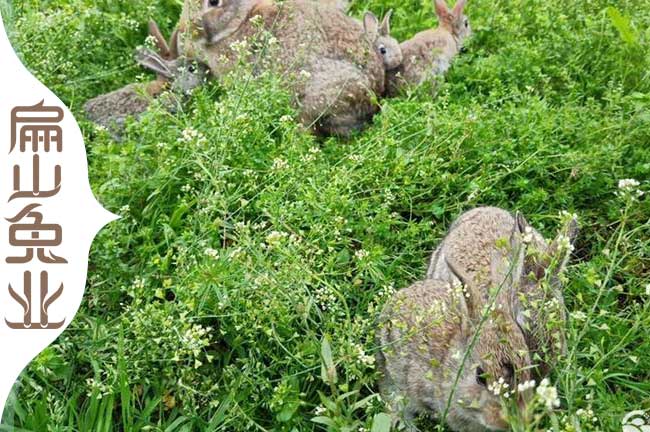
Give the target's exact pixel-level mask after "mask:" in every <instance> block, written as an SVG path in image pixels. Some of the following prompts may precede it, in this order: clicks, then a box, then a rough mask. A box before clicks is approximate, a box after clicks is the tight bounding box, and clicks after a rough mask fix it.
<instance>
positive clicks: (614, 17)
mask: <svg viewBox="0 0 650 432" xmlns="http://www.w3.org/2000/svg"><path fill="white" fill-rule="evenodd" d="M607 15H608V16H609V19H610V20H611V21H612V24H613V25H614V27H616V30H618V33H619V34H620V36H621V39H623V42H625V43H626V44H628V45H634V44H636V43H637V42H638V41H639V35H638V34H637V33H636V31H635V30H634V28H633V27H632V23H631V21H630V18H629V17H626V16H625V15H623V14H621V12H619V10H618V9H616V8H615V7H613V6H609V7H608V8H607Z"/></svg>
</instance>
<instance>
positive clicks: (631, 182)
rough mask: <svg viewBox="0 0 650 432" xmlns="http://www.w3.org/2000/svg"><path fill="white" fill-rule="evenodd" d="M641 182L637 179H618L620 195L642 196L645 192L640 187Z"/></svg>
mask: <svg viewBox="0 0 650 432" xmlns="http://www.w3.org/2000/svg"><path fill="white" fill-rule="evenodd" d="M639 186H641V183H639V181H638V180H635V179H622V180H619V181H618V188H619V196H630V197H632V198H640V197H641V196H643V194H644V192H643V191H642V190H641V189H640V188H639Z"/></svg>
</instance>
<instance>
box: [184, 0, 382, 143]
mask: <svg viewBox="0 0 650 432" xmlns="http://www.w3.org/2000/svg"><path fill="white" fill-rule="evenodd" d="M209 4H210V0H185V4H184V9H183V14H182V18H181V24H180V28H182V29H184V33H183V36H182V37H181V46H180V48H181V51H182V52H183V53H184V54H185V55H187V56H189V57H193V58H197V59H199V60H200V61H202V62H204V63H206V64H208V65H209V66H210V69H211V71H212V74H213V75H214V76H215V77H219V76H220V75H222V74H224V73H226V72H228V71H230V70H232V68H233V66H234V65H235V64H236V62H237V60H239V59H238V53H237V52H236V50H235V49H233V43H239V42H250V41H254V40H255V38H256V36H258V35H259V34H260V27H261V28H262V29H263V30H265V31H268V32H269V33H271V34H272V36H273V37H274V38H275V39H276V40H277V41H278V47H277V49H276V50H274V51H272V52H266V53H264V54H263V53H261V52H259V51H258V52H256V53H253V54H252V55H251V57H250V58H249V59H247V61H249V62H252V63H254V64H257V65H259V64H262V65H264V64H265V63H263V62H262V63H260V62H259V57H258V56H260V55H264V56H265V57H264V58H263V60H264V61H266V62H267V64H268V63H270V66H269V67H273V68H275V69H277V70H279V71H280V72H281V73H284V74H287V75H289V76H288V77H287V79H286V82H287V83H289V85H290V86H291V87H290V89H291V90H292V92H293V94H294V95H295V101H296V105H297V106H298V107H299V109H300V120H301V122H302V123H303V124H304V125H305V126H308V127H311V128H313V129H314V130H315V131H316V132H319V133H323V134H335V135H343V136H347V135H350V134H351V133H352V132H354V131H355V130H358V129H360V128H361V127H363V125H364V124H365V123H367V121H368V120H369V119H370V118H371V117H372V115H374V114H375V113H376V112H377V111H378V105H377V103H376V100H375V97H374V96H375V95H381V94H382V93H383V90H384V81H385V76H384V74H385V73H384V68H383V63H382V59H381V57H380V56H379V55H377V54H376V53H375V52H374V49H373V47H372V45H371V44H370V43H369V42H368V40H367V38H366V37H364V30H363V28H362V26H361V24H360V23H359V22H357V21H356V20H355V19H353V18H351V17H348V16H347V15H345V14H344V13H343V12H342V11H340V10H338V9H335V8H332V7H331V6H329V5H327V4H325V5H323V4H319V3H318V2H313V1H303V0H286V1H284V2H282V3H281V4H280V3H278V4H275V3H274V2H272V1H270V0H221V1H215V2H214V4H215V5H218V6H210V5H209ZM256 22H260V23H261V25H259V24H256Z"/></svg>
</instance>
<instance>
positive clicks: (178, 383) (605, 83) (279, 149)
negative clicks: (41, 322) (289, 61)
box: [0, 0, 650, 432]
mask: <svg viewBox="0 0 650 432" xmlns="http://www.w3.org/2000/svg"><path fill="white" fill-rule="evenodd" d="M180 7H181V4H180V1H179V0H161V1H153V0H51V1H48V2H41V1H36V0H21V1H18V0H16V1H14V3H13V4H6V3H5V4H3V7H2V9H1V10H2V13H3V15H4V17H5V22H6V25H7V27H8V29H9V31H10V34H11V38H12V41H13V43H14V46H15V48H16V50H17V51H18V52H19V55H20V56H21V58H22V59H23V61H24V63H25V64H26V65H27V66H28V67H29V68H30V70H32V71H33V73H34V74H35V75H36V76H37V77H38V78H39V79H40V80H41V81H43V82H44V83H45V84H47V85H48V86H49V87H50V88H51V89H52V90H53V91H54V92H56V93H57V94H58V95H59V97H60V98H61V99H62V100H63V101H64V102H65V103H66V104H67V105H68V106H69V107H70V108H71V109H72V110H73V111H74V112H75V113H76V114H78V118H79V119H80V120H81V121H82V126H83V131H84V135H85V137H86V146H87V151H88V157H89V162H90V175H91V180H92V183H93V188H94V191H95V193H96V195H97V197H98V199H99V200H100V202H102V203H103V204H104V205H105V206H106V207H107V208H108V209H109V210H111V211H113V212H115V213H119V214H121V215H122V219H120V220H119V221H117V222H114V223H112V224H111V225H110V226H108V227H107V228H105V229H104V230H103V231H102V232H101V234H100V235H99V237H98V238H97V239H96V241H95V244H94V246H93V249H92V254H91V266H90V275H89V281H88V287H87V291H86V297H85V300H84V303H83V306H82V308H81V310H80V312H79V314H78V315H77V317H76V319H75V320H74V322H73V323H72V324H71V326H70V327H69V329H68V330H67V331H66V332H65V333H64V334H63V336H62V337H60V338H59V340H58V341H57V342H56V343H55V344H54V345H52V346H50V347H49V348H48V349H47V350H46V351H45V352H44V353H42V354H41V355H40V356H39V357H38V358H37V359H36V360H35V361H34V362H33V363H32V365H31V366H30V367H29V368H28V370H27V371H26V372H25V373H24V374H23V376H22V378H21V380H20V382H19V383H18V384H17V385H16V387H15V395H14V399H13V402H12V404H11V405H10V407H9V408H8V410H7V411H6V412H5V424H6V426H2V427H1V428H0V429H1V430H29V431H37V432H40V431H46V430H47V431H111V430H116V431H117V430H121V431H140V430H154V431H193V430H196V431H204V430H210V431H212V430H228V431H244V430H274V431H292V430H295V431H305V430H322V429H323V428H324V427H326V426H323V425H322V424H317V423H314V422H313V421H312V418H313V417H314V416H315V414H314V410H315V408H316V407H317V406H319V405H321V404H324V405H325V407H324V410H325V412H326V414H325V415H326V416H328V418H329V419H330V423H331V425H330V426H329V427H330V430H354V431H356V430H361V429H360V428H361V427H365V428H367V429H370V427H371V421H372V418H373V416H374V415H376V414H377V413H380V412H382V411H383V410H384V407H383V406H382V404H381V403H380V401H379V400H377V398H374V397H370V398H369V399H363V398H365V397H367V396H372V395H374V394H375V392H376V386H375V381H376V371H375V370H374V368H373V365H372V363H371V362H370V361H369V358H368V356H372V353H373V352H374V345H373V320H374V318H375V317H376V314H377V311H378V308H379V307H380V306H381V305H382V304H383V302H384V301H385V299H386V296H387V295H389V293H390V292H391V291H392V290H393V289H399V288H401V287H404V286H406V285H408V284H409V283H411V282H413V281H415V280H417V279H419V278H422V277H423V275H424V272H425V266H426V261H427V258H428V255H429V254H430V252H431V251H432V249H433V248H434V247H435V245H436V243H437V242H438V241H439V240H440V239H441V237H442V236H443V234H444V232H445V231H446V229H447V228H448V226H449V224H450V222H451V221H452V220H453V219H454V217H456V216H457V215H458V214H459V213H461V212H462V211H464V210H467V209H469V208H472V207H475V206H477V205H497V206H502V207H505V208H508V209H512V210H515V209H518V210H521V211H522V212H523V213H524V214H525V215H526V216H527V218H528V219H529V220H530V221H531V223H532V224H533V225H534V226H535V227H537V228H538V229H539V230H540V231H542V232H543V233H544V234H545V235H546V236H547V237H551V236H553V235H554V233H555V231H556V229H557V227H558V224H559V218H558V216H557V215H558V212H560V211H561V210H568V211H572V212H576V213H578V214H579V217H580V220H581V226H582V231H581V235H580V238H579V242H578V247H577V250H576V253H575V255H574V259H573V261H572V265H571V267H570V271H569V282H568V283H567V287H566V295H565V296H566V300H567V306H568V308H569V311H570V312H571V320H570V323H569V329H568V332H569V341H570V354H569V357H568V358H567V359H566V361H564V362H563V364H562V367H561V368H560V370H558V371H557V373H556V374H555V375H554V376H553V377H551V378H552V381H553V382H554V383H556V385H557V386H558V390H559V392H560V394H561V396H562V398H563V399H562V408H561V409H560V410H559V411H558V413H557V418H558V419H559V420H560V421H559V424H558V425H557V426H549V425H547V427H553V428H555V430H566V431H573V430H607V431H615V430H620V419H621V417H622V415H623V414H624V413H626V412H628V411H631V410H635V409H642V408H646V409H647V408H650V356H649V355H648V353H650V339H649V338H648V337H647V329H648V328H650V306H649V303H650V287H649V285H650V276H649V275H650V239H649V233H650V224H649V220H648V219H649V217H650V202H649V201H648V199H647V198H646V197H642V198H641V199H640V200H632V199H631V198H630V197H629V196H628V197H627V198H625V197H620V196H618V195H617V182H618V180H619V179H623V178H636V179H638V180H641V181H642V185H641V188H642V189H645V190H646V191H647V190H648V183H647V180H648V178H649V177H650V176H649V174H650V50H649V43H650V30H649V25H650V2H648V1H647V0H629V1H619V2H616V4H612V3H609V2H607V1H605V0H579V1H570V2H566V1H560V0H511V1H504V0H496V1H494V0H490V1H488V0H470V1H469V5H468V7H467V13H468V15H469V16H470V18H471V21H472V25H473V28H474V31H475V35H474V37H473V38H472V40H471V42H470V43H469V44H468V47H467V48H468V50H467V53H465V54H463V55H462V56H460V57H459V58H458V60H457V61H456V62H455V63H454V65H453V67H452V69H451V70H450V73H449V74H448V76H447V78H446V81H445V82H444V83H443V84H442V85H441V86H440V88H439V89H438V91H437V93H436V95H435V97H433V95H432V93H431V92H430V91H429V90H428V89H425V88H421V89H418V90H416V91H415V92H413V93H411V94H408V95H405V96H403V97H400V98H396V99H391V100H385V101H383V102H382V105H383V109H382V112H381V113H380V114H378V115H377V116H376V117H375V119H374V123H373V124H372V125H371V127H370V128H369V129H367V130H366V131H364V132H363V133H361V134H359V135H358V136H356V137H354V138H353V139H351V140H348V141H341V140H338V139H327V140H317V139H315V138H314V137H312V136H310V135H308V134H307V133H305V132H304V131H302V130H301V129H300V128H299V127H298V126H297V124H296V121H295V117H296V116H295V114H296V113H295V111H294V110H293V109H292V108H291V107H290V105H289V95H287V94H286V93H285V91H284V89H283V85H282V78H281V77H278V76H273V75H272V74H264V75H262V76H261V77H258V78H256V79H250V75H249V72H248V71H246V70H245V68H244V69H243V70H242V71H238V73H237V74H234V75H230V76H226V77H223V78H222V80H221V81H220V82H219V83H212V84H210V85H209V86H206V87H205V88H202V89H199V90H198V91H196V92H195V93H194V95H193V96H192V98H191V100H190V101H188V103H187V104H186V105H185V106H184V109H183V110H182V111H181V112H179V113H176V114H174V115H171V114H169V113H167V112H165V111H164V110H163V109H161V108H159V107H154V108H153V109H152V110H151V111H150V112H148V113H147V114H146V115H145V116H144V118H143V119H142V120H141V121H140V122H132V123H130V125H129V128H128V132H127V134H126V136H125V140H124V141H123V142H121V143H116V142H114V141H113V140H112V139H111V138H110V136H109V135H108V134H107V133H106V132H105V131H101V130H98V129H97V128H95V127H94V126H93V125H91V124H90V123H87V122H84V121H83V114H82V112H81V107H82V105H83V103H84V102H85V101H86V100H87V99H89V98H91V97H93V96H95V95H98V94H100V93H103V92H106V91H109V90H113V89H116V88H118V87H120V86H122V85H124V84H126V83H129V82H133V81H134V80H139V81H143V80H147V79H150V76H148V75H146V74H145V73H144V72H143V71H142V70H140V69H139V68H138V67H137V66H136V64H135V62H134V61H133V58H132V55H133V50H134V48H135V47H136V46H138V45H141V44H142V43H143V40H144V38H145V36H146V21H147V19H148V18H150V17H153V18H155V19H156V20H157V21H158V22H159V23H160V24H161V27H163V28H164V30H165V31H166V32H167V33H168V34H169V33H170V32H171V29H172V28H173V26H174V24H175V22H176V20H177V17H178V14H179V11H180ZM608 7H612V8H610V9H607V8H608ZM366 8H368V9H371V10H373V11H375V12H376V13H378V14H380V13H384V12H385V11H387V10H388V9H389V8H393V9H395V15H394V20H393V26H392V27H393V34H394V35H395V36H397V37H398V38H399V39H400V40H402V39H404V38H408V37H410V36H412V35H413V34H414V33H415V32H417V31H419V30H421V29H424V28H427V27H430V26H433V25H435V23H436V20H435V17H434V14H433V11H432V7H431V4H430V3H429V1H428V0H418V1H416V0H401V1H398V0H368V1H358V2H356V3H354V5H353V9H352V12H351V13H353V14H356V15H360V14H361V13H362V11H363V10H364V9H366ZM324 335H328V336H329V341H330V344H331V347H332V348H331V349H332V358H333V361H334V362H335V363H336V369H337V372H338V378H339V383H338V385H337V386H327V385H325V384H324V383H323V382H322V380H321V372H320V367H321V366H320V365H321V349H322V342H321V341H322V339H323V337H324ZM346 392H352V393H350V394H349V395H347V396H345V393H346ZM319 393H320V394H319ZM341 395H343V396H341ZM359 401H360V403H358V404H356V405H355V403H356V402H359ZM589 408H591V409H592V410H593V412H594V413H595V415H596V416H597V417H598V419H597V420H596V421H595V422H594V421H593V420H592V419H591V418H586V417H585V416H584V415H581V414H580V413H579V412H578V410H579V409H583V410H587V409H589ZM320 411H322V409H319V412H320ZM552 420H553V419H552V418H551V419H550V420H549V421H552ZM423 424H424V425H425V429H427V428H429V429H431V428H432V426H426V422H425V423H423ZM12 425H13V426H15V427H17V428H20V429H13V426H12ZM543 430H545V429H543Z"/></svg>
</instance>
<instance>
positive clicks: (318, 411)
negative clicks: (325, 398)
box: [314, 405, 327, 416]
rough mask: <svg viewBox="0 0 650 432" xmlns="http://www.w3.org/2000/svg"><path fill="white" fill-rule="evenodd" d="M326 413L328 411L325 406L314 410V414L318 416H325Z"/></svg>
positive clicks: (319, 406)
mask: <svg viewBox="0 0 650 432" xmlns="http://www.w3.org/2000/svg"><path fill="white" fill-rule="evenodd" d="M326 412H327V410H326V409H325V407H324V406H323V405H318V406H317V407H316V408H314V414H316V415H317V416H319V415H323V414H325V413H326Z"/></svg>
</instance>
